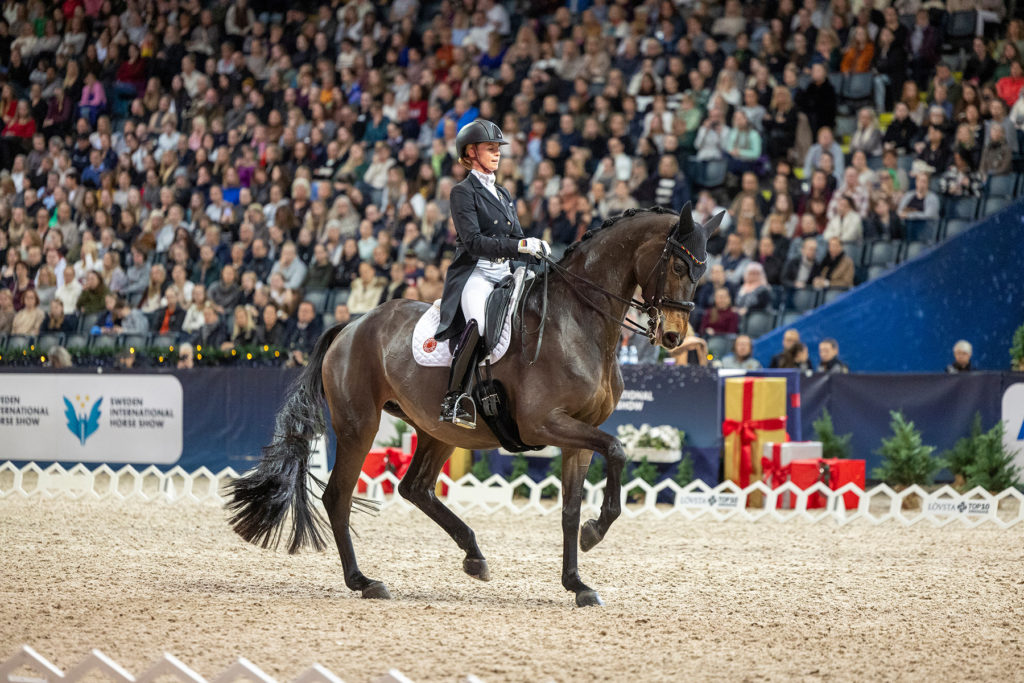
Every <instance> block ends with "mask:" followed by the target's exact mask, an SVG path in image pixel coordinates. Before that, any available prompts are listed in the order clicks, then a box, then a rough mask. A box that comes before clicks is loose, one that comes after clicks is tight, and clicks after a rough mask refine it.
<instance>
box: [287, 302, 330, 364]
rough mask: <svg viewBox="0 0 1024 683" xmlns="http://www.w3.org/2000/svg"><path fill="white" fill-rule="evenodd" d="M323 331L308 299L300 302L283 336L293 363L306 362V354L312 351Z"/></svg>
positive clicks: (321, 324)
mask: <svg viewBox="0 0 1024 683" xmlns="http://www.w3.org/2000/svg"><path fill="white" fill-rule="evenodd" d="M323 331H324V327H323V322H322V321H321V320H320V316H318V315H317V314H316V309H315V308H313V304H312V303H310V302H309V301H303V302H302V303H300V304H299V308H298V311H297V312H296V314H295V317H294V318H292V319H291V320H290V321H289V325H288V332H287V336H286V338H285V346H287V347H288V349H289V351H290V352H291V353H290V358H291V360H292V361H293V362H294V363H295V364H297V365H305V364H306V358H307V356H309V354H310V353H312V352H313V346H314V345H315V344H316V340H317V339H318V338H319V337H320V334H321V333H322V332H323Z"/></svg>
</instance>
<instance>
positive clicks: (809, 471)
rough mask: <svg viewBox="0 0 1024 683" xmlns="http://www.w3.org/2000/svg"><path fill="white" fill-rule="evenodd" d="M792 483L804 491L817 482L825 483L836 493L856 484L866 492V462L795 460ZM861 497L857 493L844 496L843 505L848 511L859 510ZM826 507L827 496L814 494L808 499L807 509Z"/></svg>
mask: <svg viewBox="0 0 1024 683" xmlns="http://www.w3.org/2000/svg"><path fill="white" fill-rule="evenodd" d="M789 468H790V469H789V476H790V481H792V482H793V483H794V484H796V485H797V486H798V487H800V488H802V489H808V488H810V487H811V486H813V485H814V483H815V482H818V481H820V482H824V484H825V485H826V486H828V487H829V488H830V489H832V490H833V491H835V490H836V489H839V488H841V487H843V486H845V485H846V484H849V483H853V484H856V485H857V486H859V487H860V488H861V490H864V470H865V461H864V460H840V459H833V460H822V459H821V458H814V459H808V460H794V461H793V462H791V463H790V464H789ZM858 502H859V496H858V495H857V494H856V493H845V494H843V504H844V505H845V506H846V509H847V510H854V509H856V508H857V505H858ZM822 507H825V496H823V495H821V494H820V493H813V494H811V495H809V496H808V497H807V509H808V510H810V509H811V508H822Z"/></svg>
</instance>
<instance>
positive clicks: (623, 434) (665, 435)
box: [617, 423, 685, 452]
mask: <svg viewBox="0 0 1024 683" xmlns="http://www.w3.org/2000/svg"><path fill="white" fill-rule="evenodd" d="M617 431H618V436H619V441H621V442H622V445H623V446H624V447H625V449H626V450H627V451H630V452H633V451H635V450H637V449H639V448H644V449H659V450H669V451H678V450H679V449H680V448H682V445H683V439H684V438H685V434H684V433H683V432H682V430H679V429H676V428H675V427H672V426H670V425H659V426H657V427H652V426H651V425H649V424H646V423H644V424H642V425H640V428H639V429H637V428H636V427H634V426H633V425H622V426H620V427H619V428H618V430H617Z"/></svg>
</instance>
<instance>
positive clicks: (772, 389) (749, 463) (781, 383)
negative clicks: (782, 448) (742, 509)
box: [722, 377, 789, 505]
mask: <svg viewBox="0 0 1024 683" xmlns="http://www.w3.org/2000/svg"><path fill="white" fill-rule="evenodd" d="M722 435H723V436H724V437H725V454H724V459H725V462H724V470H725V478H726V479H728V480H729V481H733V482H736V483H737V484H738V485H739V486H741V487H744V488H745V487H747V486H749V485H750V483H751V482H752V481H760V480H761V453H763V452H764V444H766V443H769V442H781V441H788V439H789V437H788V435H787V434H786V380H785V379H783V378H775V377H733V378H729V379H726V380H725V421H724V422H723V423H722ZM755 456H756V457H755ZM751 504H753V505H757V504H758V502H757V501H754V500H753V499H751Z"/></svg>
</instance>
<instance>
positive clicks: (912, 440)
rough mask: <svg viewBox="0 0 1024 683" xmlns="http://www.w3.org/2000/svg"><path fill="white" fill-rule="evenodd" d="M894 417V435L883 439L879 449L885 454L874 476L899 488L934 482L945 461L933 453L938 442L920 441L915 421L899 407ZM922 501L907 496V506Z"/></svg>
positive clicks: (905, 504)
mask: <svg viewBox="0 0 1024 683" xmlns="http://www.w3.org/2000/svg"><path fill="white" fill-rule="evenodd" d="M889 415H890V416H891V417H892V422H890V423H889V424H890V428H891V429H892V436H891V437H890V438H888V439H882V446H881V447H880V448H879V449H878V451H877V453H878V454H879V455H881V456H883V457H884V460H883V461H882V466H881V467H876V468H875V469H874V470H873V471H872V473H871V476H872V477H874V478H875V479H881V480H882V481H884V482H885V483H886V484H888V485H889V486H891V487H893V490H895V491H897V492H899V491H902V490H903V489H905V488H908V487H910V486H913V485H914V484H917V485H919V486H927V485H929V484H931V483H932V481H933V480H934V478H935V473H936V472H938V471H939V470H940V469H942V467H943V462H942V461H941V460H939V459H937V458H933V457H932V453H933V452H934V451H935V446H926V445H924V443H922V441H921V432H919V431H918V430H917V428H916V427H915V426H914V423H913V422H912V421H907V419H906V418H905V417H904V416H903V413H901V412H900V411H897V410H892V411H890V412H889ZM918 505H920V501H917V505H914V504H913V503H911V502H910V499H909V498H906V499H904V501H903V506H904V508H905V509H913V508H915V507H917V506H918Z"/></svg>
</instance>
